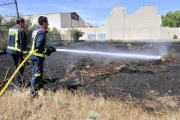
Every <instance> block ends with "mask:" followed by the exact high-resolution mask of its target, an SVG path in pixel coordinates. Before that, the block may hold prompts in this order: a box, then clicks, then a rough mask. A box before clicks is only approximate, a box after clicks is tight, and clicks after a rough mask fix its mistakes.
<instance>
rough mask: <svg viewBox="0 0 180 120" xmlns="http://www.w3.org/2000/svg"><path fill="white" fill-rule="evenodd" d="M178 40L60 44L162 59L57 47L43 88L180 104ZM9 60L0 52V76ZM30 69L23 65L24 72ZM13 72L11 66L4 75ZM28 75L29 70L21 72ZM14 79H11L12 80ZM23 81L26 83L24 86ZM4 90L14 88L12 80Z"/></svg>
mask: <svg viewBox="0 0 180 120" xmlns="http://www.w3.org/2000/svg"><path fill="white" fill-rule="evenodd" d="M179 46H180V43H178V42H176V43H175V42H174V43H110V42H86V43H77V44H75V45H68V46H58V47H57V48H59V49H76V50H77V49H78V50H79V49H80V50H86V51H87V50H93V51H104V52H113V53H114V52H116V53H117V52H119V53H121V52H133V53H144V54H146V55H149V54H154V55H161V54H162V53H163V52H164V53H165V52H166V50H167V53H168V54H167V56H166V59H165V60H163V61H161V60H143V59H139V60H136V59H127V58H121V57H120V58H115V57H112V56H100V55H99V56H97V55H88V54H76V53H67V52H66V53H65V52H55V53H53V54H52V55H51V56H50V57H46V60H45V64H44V76H43V88H44V89H45V90H47V89H50V90H53V91H55V92H58V89H61V88H68V89H69V90H72V91H74V90H77V89H78V90H80V91H84V92H87V93H88V94H90V95H91V96H98V95H103V96H104V97H105V98H108V97H115V98H118V99H119V100H121V101H124V102H126V103H133V104H134V105H140V106H144V107H145V108H147V109H148V110H162V109H178V108H179V105H180V102H179V101H180V94H179V92H180V74H179V73H180V61H179V60H180V55H179V51H180V47H179ZM11 65H13V60H12V57H11V55H9V54H1V55H0V80H3V79H4V77H5V74H6V71H7V69H8V68H9V67H10V66H11ZM31 69H32V65H31V64H30V66H26V70H25V71H29V70H31ZM12 74H13V69H12V70H10V72H9V75H8V78H9V77H10V76H11V75H12ZM23 78H24V82H26V83H28V84H29V82H30V80H31V73H29V74H26V75H24V76H23ZM12 83H13V82H12ZM28 84H27V86H28ZM8 89H14V85H13V84H11V85H10V87H9V88H8Z"/></svg>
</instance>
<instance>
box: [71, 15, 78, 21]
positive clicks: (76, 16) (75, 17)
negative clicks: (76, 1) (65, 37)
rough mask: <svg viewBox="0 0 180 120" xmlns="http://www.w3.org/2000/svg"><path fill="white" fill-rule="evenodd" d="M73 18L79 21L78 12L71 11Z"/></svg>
mask: <svg viewBox="0 0 180 120" xmlns="http://www.w3.org/2000/svg"><path fill="white" fill-rule="evenodd" d="M71 19H74V20H77V21H79V16H78V15H77V14H76V13H71Z"/></svg>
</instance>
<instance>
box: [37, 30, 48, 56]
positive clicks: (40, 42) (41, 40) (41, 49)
mask: <svg viewBox="0 0 180 120" xmlns="http://www.w3.org/2000/svg"><path fill="white" fill-rule="evenodd" d="M45 35H46V34H45V33H39V34H38V36H37V42H36V48H37V49H38V53H45V52H46V47H45Z"/></svg>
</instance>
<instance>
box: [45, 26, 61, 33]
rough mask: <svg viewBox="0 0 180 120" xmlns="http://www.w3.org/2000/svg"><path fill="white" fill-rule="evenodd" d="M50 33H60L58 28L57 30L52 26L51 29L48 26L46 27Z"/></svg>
mask: <svg viewBox="0 0 180 120" xmlns="http://www.w3.org/2000/svg"><path fill="white" fill-rule="evenodd" d="M47 30H48V31H49V32H50V33H60V30H58V29H57V28H55V27H53V28H52V30H51V29H50V28H49V27H48V29H47Z"/></svg>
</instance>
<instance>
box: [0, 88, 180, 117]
mask: <svg viewBox="0 0 180 120" xmlns="http://www.w3.org/2000/svg"><path fill="white" fill-rule="evenodd" d="M39 95H40V97H39V98H36V99H33V100H30V99H29V90H27V89H25V90H23V91H22V92H20V91H18V90H13V91H6V92H5V93H4V94H3V96H2V97H1V98H0V119H3V120H4V119H5V120H22V119H25V120H27V119H29V120H179V119H180V112H178V111H177V112H173V111H163V112H162V111H161V112H153V113H149V112H147V111H145V110H144V109H143V108H141V107H134V106H132V105H127V104H125V103H122V102H120V101H119V100H117V99H113V98H109V99H104V98H103V97H98V98H95V97H93V96H88V95H86V94H82V93H76V94H72V93H71V92H69V91H66V90H59V91H57V92H56V93H53V92H51V91H48V92H46V93H45V92H44V91H42V90H41V91H40V92H39Z"/></svg>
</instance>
